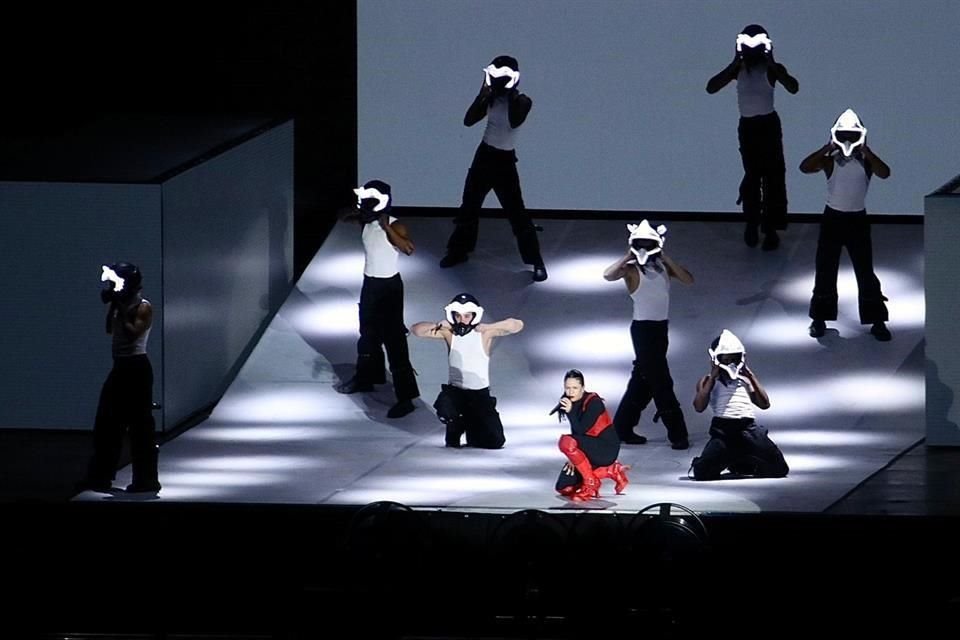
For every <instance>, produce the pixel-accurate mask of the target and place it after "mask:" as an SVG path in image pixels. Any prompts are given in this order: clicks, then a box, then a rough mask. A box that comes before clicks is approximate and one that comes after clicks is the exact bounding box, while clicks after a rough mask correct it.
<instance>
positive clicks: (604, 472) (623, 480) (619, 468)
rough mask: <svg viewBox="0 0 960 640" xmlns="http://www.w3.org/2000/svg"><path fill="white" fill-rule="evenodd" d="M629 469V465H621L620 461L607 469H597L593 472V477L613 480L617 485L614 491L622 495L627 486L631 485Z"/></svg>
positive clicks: (606, 467)
mask: <svg viewBox="0 0 960 640" xmlns="http://www.w3.org/2000/svg"><path fill="white" fill-rule="evenodd" d="M629 468H630V467H629V466H628V465H623V464H620V461H617V462H614V463H613V464H610V465H607V466H605V467H597V468H596V469H594V470H593V475H595V476H596V477H597V479H598V480H604V479H605V478H611V479H612V480H613V481H614V483H615V486H614V489H615V490H616V492H617V494H621V493H623V490H624V489H626V488H627V485H628V484H630V478H628V477H627V470H628V469H629Z"/></svg>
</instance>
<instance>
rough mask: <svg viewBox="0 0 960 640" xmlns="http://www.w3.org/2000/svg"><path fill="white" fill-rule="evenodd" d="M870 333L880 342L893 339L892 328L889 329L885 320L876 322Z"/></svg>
mask: <svg viewBox="0 0 960 640" xmlns="http://www.w3.org/2000/svg"><path fill="white" fill-rule="evenodd" d="M870 333H872V334H873V337H874V338H876V339H877V340H879V341H880V342H890V341H891V340H892V339H893V335H891V334H890V329H887V325H886V324H885V323H883V322H874V323H873V326H872V327H870Z"/></svg>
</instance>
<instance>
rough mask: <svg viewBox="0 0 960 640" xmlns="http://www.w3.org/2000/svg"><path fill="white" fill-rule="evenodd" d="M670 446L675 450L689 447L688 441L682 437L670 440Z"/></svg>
mask: <svg viewBox="0 0 960 640" xmlns="http://www.w3.org/2000/svg"><path fill="white" fill-rule="evenodd" d="M670 448H671V449H676V450H677V451H683V450H684V449H689V448H690V441H689V440H687V439H686V438H683V439H682V440H677V441H676V442H671V443H670Z"/></svg>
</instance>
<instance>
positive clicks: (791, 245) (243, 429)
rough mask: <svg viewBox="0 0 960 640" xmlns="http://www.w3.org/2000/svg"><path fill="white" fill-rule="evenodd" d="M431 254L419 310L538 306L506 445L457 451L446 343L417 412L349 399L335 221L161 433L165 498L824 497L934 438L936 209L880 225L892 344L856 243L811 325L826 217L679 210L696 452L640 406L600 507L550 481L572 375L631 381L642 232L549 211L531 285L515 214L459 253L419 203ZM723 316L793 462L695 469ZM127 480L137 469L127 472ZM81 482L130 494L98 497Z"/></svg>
mask: <svg viewBox="0 0 960 640" xmlns="http://www.w3.org/2000/svg"><path fill="white" fill-rule="evenodd" d="M405 222H406V224H407V225H408V227H409V228H410V230H411V235H412V237H413V239H414V241H415V243H416V246H417V251H416V253H415V254H414V255H413V256H412V257H409V258H408V257H404V256H401V257H400V264H401V273H402V275H403V279H404V283H405V286H406V313H405V317H406V321H407V323H408V325H409V324H413V323H414V322H418V321H421V320H429V321H437V320H439V319H440V318H441V315H442V307H443V306H444V305H445V304H446V303H447V302H448V301H449V300H450V298H451V297H453V295H455V294H456V293H459V292H461V291H469V292H471V293H474V294H475V295H476V296H477V297H478V298H479V299H480V301H481V303H482V304H483V306H484V307H485V309H486V314H487V315H486V316H485V318H484V319H485V320H490V321H493V320H498V319H502V318H504V317H507V316H513V317H517V318H520V319H522V320H523V321H524V322H525V323H526V328H525V329H524V331H523V332H522V333H520V334H518V335H515V336H508V337H505V338H501V339H499V342H498V343H496V344H495V347H494V352H493V355H492V358H491V380H492V384H491V387H492V392H493V394H494V395H495V396H496V397H497V398H498V409H499V411H500V413H501V416H502V419H503V424H504V427H505V431H506V436H507V445H506V447H505V448H504V449H502V450H498V451H487V450H475V449H469V448H464V449H459V450H457V449H448V448H445V447H443V425H441V424H440V422H439V421H438V420H437V419H436V417H435V415H434V412H433V409H432V407H431V405H432V403H433V401H434V399H435V398H436V395H437V393H438V392H439V388H440V384H441V383H443V382H446V378H447V366H446V349H445V347H444V345H443V342H442V341H440V340H425V339H418V338H413V337H412V336H411V337H410V339H409V344H410V351H411V359H412V362H413V365H414V367H415V368H416V370H417V371H418V373H419V378H418V382H419V384H420V390H421V393H422V396H421V399H420V400H418V401H416V404H417V410H416V411H414V412H413V413H412V414H410V415H408V416H406V417H404V418H402V419H400V420H390V419H388V418H387V417H386V415H385V414H386V411H387V409H388V408H389V407H390V405H391V404H392V403H393V399H394V397H393V393H392V387H391V386H390V385H389V384H388V385H382V386H380V387H378V390H377V391H376V392H375V393H370V394H357V395H350V396H348V395H341V394H338V393H337V392H336V391H335V389H334V385H335V384H336V383H339V382H340V381H341V380H346V379H348V378H349V377H350V375H352V371H353V364H354V361H355V354H356V351H355V349H356V337H357V319H356V316H357V314H356V302H357V300H358V299H359V289H360V283H361V275H360V274H361V273H362V264H363V258H362V253H361V247H360V235H359V229H358V228H357V227H356V226H343V225H341V226H338V227H337V228H336V229H335V230H334V231H333V232H332V234H331V236H330V238H329V239H328V240H327V242H326V243H325V245H324V246H323V248H322V249H321V250H320V251H319V253H318V254H317V256H316V257H315V258H314V260H313V262H312V263H311V265H310V266H309V268H308V269H307V271H306V272H305V273H304V275H303V277H302V278H301V279H300V281H299V283H298V284H297V286H296V288H295V290H294V291H293V293H292V294H291V296H290V297H289V298H288V300H287V301H286V302H285V304H284V305H283V307H282V309H281V310H280V312H279V313H278V315H277V316H276V318H275V319H274V321H273V322H272V324H271V325H270V326H269V328H268V329H267V330H266V332H265V333H264V335H263V337H262V339H261V340H260V342H259V344H257V346H256V347H255V349H254V350H253V353H252V354H251V356H250V358H249V360H248V361H247V362H246V364H245V365H244V366H243V368H242V370H241V371H240V373H239V375H238V377H237V379H236V381H235V382H234V383H233V384H232V385H231V386H230V388H229V389H228V391H227V392H226V394H225V395H224V397H223V399H222V401H221V402H220V404H219V405H218V406H217V408H216V409H215V411H214V412H213V414H212V415H211V417H210V418H209V419H208V420H207V421H205V422H204V423H202V424H201V425H199V426H197V427H194V428H193V429H191V430H190V431H188V432H186V433H184V434H183V435H181V436H179V437H178V438H176V439H175V440H173V441H171V442H169V443H167V444H166V445H164V446H163V448H162V450H161V455H160V463H161V468H160V478H161V481H162V483H163V486H164V488H163V491H162V492H161V493H160V495H159V499H160V500H163V501H203V502H256V503H301V504H302V503H307V504H336V505H362V504H366V503H369V502H374V501H379V500H393V501H397V502H401V503H404V504H407V505H410V506H416V507H435V508H441V509H456V510H480V511H497V512H499V511H515V510H519V509H581V508H584V506H586V507H589V508H592V509H608V510H623V511H631V512H635V511H637V510H639V509H641V508H643V507H645V506H647V505H649V504H651V503H655V502H675V503H680V504H683V505H685V506H687V507H689V508H691V509H694V510H696V511H698V512H758V511H764V512H770V511H780V512H817V511H822V510H824V509H825V508H827V507H828V506H829V505H831V504H832V503H834V502H835V501H836V500H838V499H840V498H841V497H842V496H844V495H845V494H846V493H848V492H849V491H851V490H852V489H854V488H855V487H856V486H857V485H858V484H859V483H860V482H862V481H863V480H864V479H866V478H867V477H868V476H870V475H871V474H873V473H874V472H876V471H877V470H879V469H881V468H882V467H883V466H885V465H886V464H887V463H889V462H890V461H891V459H893V458H894V457H895V456H896V455H897V454H899V453H900V452H902V451H904V450H905V449H907V448H908V447H910V446H911V445H913V444H914V443H916V442H917V441H918V440H920V439H921V438H922V437H923V425H924V422H923V411H924V407H923V403H924V383H923V370H922V357H921V356H922V339H923V312H924V298H923V227H922V225H894V224H877V225H874V227H873V242H874V254H875V262H876V272H877V274H878V276H879V278H880V281H881V284H882V286H883V291H884V293H885V295H886V296H887V297H888V298H889V299H890V302H889V303H888V304H889V308H890V323H889V326H890V329H891V331H892V332H893V335H894V339H893V341H892V342H889V343H879V342H877V341H876V340H875V339H874V338H873V337H872V336H871V335H870V334H869V333H868V332H867V329H868V328H869V327H865V326H861V325H859V324H858V321H857V314H856V285H855V282H854V278H853V272H852V269H851V268H850V264H849V259H848V257H847V255H846V253H844V255H843V258H842V260H841V272H840V283H839V287H840V319H839V321H837V322H835V323H830V329H829V330H828V333H827V335H826V336H825V337H824V338H821V339H820V340H815V339H812V338H810V337H809V336H808V335H807V325H808V324H809V319H808V318H807V306H808V303H809V296H810V292H811V290H812V285H813V265H814V255H815V251H816V239H817V232H818V226H817V225H815V224H793V225H792V226H791V227H790V228H789V229H788V230H787V232H786V233H785V234H784V235H783V244H782V246H781V247H780V249H779V250H777V251H775V252H771V253H767V252H762V251H760V249H759V248H757V249H749V248H747V247H746V246H745V245H744V244H743V242H742V239H741V236H742V228H743V227H742V225H741V224H739V223H725V222H683V223H681V222H674V223H672V224H668V228H669V230H668V233H667V243H666V246H665V250H666V251H667V253H668V254H669V255H671V256H672V257H673V258H674V259H675V260H677V261H678V262H679V263H680V264H682V265H684V266H686V267H687V268H688V269H689V270H690V271H691V272H692V273H693V275H694V277H695V278H696V282H695V284H693V285H692V286H689V287H686V286H684V285H682V284H678V283H676V282H675V283H674V284H673V288H672V299H671V326H670V341H671V343H670V351H669V362H670V367H671V373H672V375H673V378H674V382H675V389H676V392H677V396H678V397H679V398H680V401H681V404H682V406H683V408H684V412H685V415H686V419H687V425H688V428H689V430H690V439H691V448H690V449H689V450H687V451H674V450H672V449H670V447H669V444H668V442H667V440H666V433H665V430H664V428H663V427H662V426H661V425H660V424H653V423H652V422H651V421H652V418H653V414H654V407H653V404H652V403H651V405H650V407H649V408H648V409H647V410H646V411H644V414H643V417H642V418H641V422H640V425H639V427H638V429H637V431H638V432H639V433H642V434H645V435H646V436H648V438H649V439H650V441H649V443H648V444H646V445H644V446H625V447H624V448H623V449H622V451H621V456H620V460H621V461H622V462H623V463H624V464H629V465H632V470H631V471H630V479H631V484H630V486H629V487H628V488H627V491H626V493H625V494H624V495H620V496H617V495H615V494H614V492H613V485H612V482H610V481H606V482H604V485H603V490H602V498H601V499H600V500H596V501H593V502H591V503H588V504H587V505H582V504H574V503H570V502H568V501H567V500H566V499H563V498H560V497H558V496H557V495H556V494H555V493H554V491H553V483H554V481H555V479H556V476H557V473H558V471H559V470H560V467H561V466H562V464H563V461H564V458H563V457H562V455H561V454H560V453H559V451H558V450H557V446H556V443H557V439H558V437H559V436H560V435H561V434H562V433H564V432H565V430H566V429H568V426H567V425H566V423H565V422H564V423H562V424H558V423H557V420H556V417H555V416H554V417H548V415H547V412H548V411H549V410H550V409H551V408H552V407H553V406H554V405H555V404H556V402H557V399H558V397H559V395H560V390H561V385H562V375H563V372H564V371H565V370H567V369H569V368H572V367H576V368H579V369H581V370H582V371H583V372H584V374H585V377H586V386H587V389H588V390H592V391H596V392H599V393H600V394H601V395H602V396H603V397H604V398H605V399H606V401H607V406H608V408H609V409H610V412H611V415H612V414H613V412H614V411H615V409H616V405H617V403H618V402H619V400H620V397H621V394H622V393H623V390H624V388H625V386H626V382H627V380H628V378H629V373H630V367H631V360H632V348H631V344H630V338H629V324H630V315H631V310H630V301H629V298H628V297H627V294H626V291H625V288H624V285H623V283H622V282H616V283H608V282H605V281H604V280H603V279H602V277H601V274H602V271H603V269H604V267H606V266H607V265H608V264H610V263H611V262H613V261H614V260H615V259H617V258H618V257H619V256H620V255H622V251H623V250H625V248H626V242H625V241H626V237H627V234H626V229H625V227H624V224H623V223H620V222H613V221H550V220H548V221H542V222H541V224H542V226H543V227H544V232H543V233H542V234H541V244H542V248H543V253H544V257H545V260H546V264H547V269H548V271H549V274H550V278H549V280H548V281H547V282H545V283H540V284H538V283H533V282H531V280H530V274H529V270H528V269H526V268H524V265H522V264H521V263H520V260H519V256H518V252H517V250H516V245H515V244H514V240H513V236H512V235H511V233H510V230H509V225H508V223H507V221H506V220H495V219H484V220H482V221H481V228H480V241H479V248H478V250H477V251H476V252H475V253H474V254H473V256H472V257H471V259H470V261H469V262H467V263H466V264H463V265H460V266H458V267H455V268H453V269H446V270H441V269H440V268H439V267H438V266H437V262H438V260H439V259H440V257H441V256H442V255H443V248H444V245H445V242H446V237H447V234H448V233H449V231H450V230H451V229H452V226H451V224H450V221H449V220H447V219H428V218H410V219H407V220H405ZM723 328H727V329H730V330H732V331H734V332H735V333H736V334H737V335H738V336H740V338H741V339H742V340H743V341H744V343H745V344H746V346H747V352H748V355H747V362H748V364H749V365H750V366H751V368H753V369H754V370H755V371H756V372H757V375H758V376H759V377H760V380H761V381H762V382H763V383H764V384H765V386H766V387H767V389H768V392H769V395H770V399H771V403H772V406H771V408H770V409H769V410H767V411H759V410H758V420H759V422H760V423H761V424H764V425H766V426H767V427H768V428H769V430H770V435H771V437H772V438H773V440H774V441H775V442H776V443H777V444H778V445H780V447H781V449H782V450H783V452H784V455H785V457H786V460H787V463H788V464H789V465H790V469H791V471H790V475H789V477H788V478H785V479H756V480H754V479H741V480H725V481H716V482H694V481H692V480H688V479H687V470H688V468H689V465H690V461H691V459H692V458H693V457H694V456H695V455H698V454H699V453H700V451H701V450H702V448H703V446H704V444H705V443H706V442H707V439H708V436H707V429H708V426H709V422H710V412H709V409H708V410H707V412H705V413H703V414H697V413H696V412H694V411H693V409H692V406H691V401H692V398H693V391H694V385H695V383H696V381H697V379H698V378H699V376H701V375H703V374H704V373H706V372H707V371H708V365H709V363H708V359H707V353H706V349H707V346H708V345H709V343H710V341H711V340H712V338H713V337H714V336H716V335H717V334H718V333H719V331H720V330H721V329H723ZM128 481H129V468H125V469H123V470H122V471H121V472H120V473H119V474H118V480H117V482H116V483H115V485H116V486H123V485H125V484H126V483H127V482H128ZM78 499H80V500H91V499H94V500H100V499H107V500H128V499H143V498H142V497H141V498H127V497H125V496H124V494H123V493H122V492H117V493H116V494H113V495H102V494H94V493H84V494H81V495H80V496H79V497H78Z"/></svg>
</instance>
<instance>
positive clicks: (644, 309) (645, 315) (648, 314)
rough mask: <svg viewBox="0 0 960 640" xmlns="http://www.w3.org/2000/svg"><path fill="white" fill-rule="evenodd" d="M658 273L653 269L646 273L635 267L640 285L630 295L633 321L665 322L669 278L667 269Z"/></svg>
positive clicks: (667, 315)
mask: <svg viewBox="0 0 960 640" xmlns="http://www.w3.org/2000/svg"><path fill="white" fill-rule="evenodd" d="M660 266H661V267H662V268H663V269H662V271H660V272H659V273H658V272H657V271H656V270H655V269H653V268H647V269H646V273H644V272H643V271H641V270H640V267H639V266H638V267H636V269H637V275H638V276H640V285H639V286H638V287H637V288H636V290H634V292H633V293H631V294H630V298H631V299H632V300H633V319H634V320H666V319H667V318H668V317H669V311H670V276H669V275H668V274H667V267H666V265H664V264H663V263H660Z"/></svg>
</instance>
